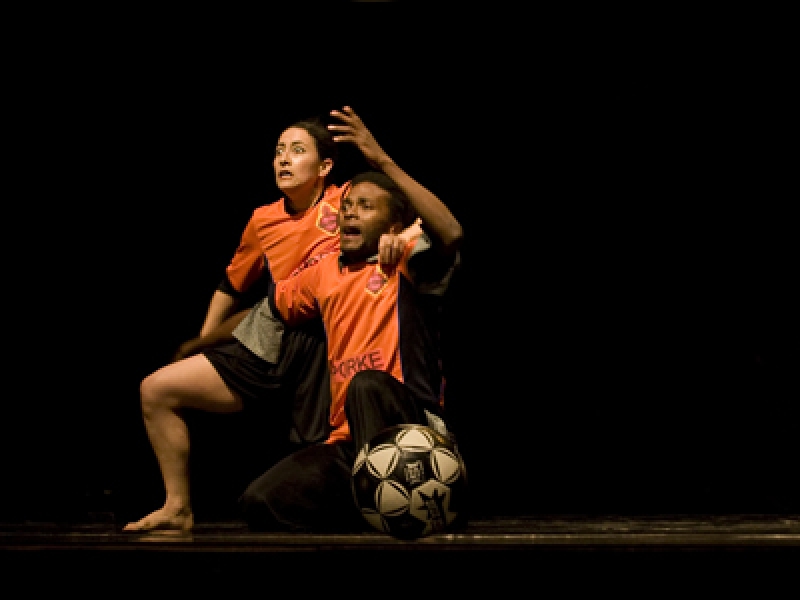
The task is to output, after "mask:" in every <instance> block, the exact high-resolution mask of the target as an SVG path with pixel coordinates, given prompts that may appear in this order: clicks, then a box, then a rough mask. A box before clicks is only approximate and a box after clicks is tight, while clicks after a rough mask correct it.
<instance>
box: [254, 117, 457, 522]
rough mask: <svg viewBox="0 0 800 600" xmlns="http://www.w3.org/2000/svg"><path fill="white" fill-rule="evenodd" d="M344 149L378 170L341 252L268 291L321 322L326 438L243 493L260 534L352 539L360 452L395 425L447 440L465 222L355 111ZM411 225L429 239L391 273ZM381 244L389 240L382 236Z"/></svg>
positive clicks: (417, 242) (289, 316)
mask: <svg viewBox="0 0 800 600" xmlns="http://www.w3.org/2000/svg"><path fill="white" fill-rule="evenodd" d="M331 114H332V115H333V116H336V117H338V118H339V119H340V120H341V121H342V123H343V124H341V125H329V128H330V129H331V130H332V131H334V132H336V133H337V135H336V136H335V138H334V139H336V140H337V141H351V142H354V143H357V144H358V146H359V147H360V148H361V149H362V152H364V155H365V157H366V158H367V159H368V161H369V163H370V164H371V165H372V166H374V167H375V168H376V169H379V170H380V171H370V172H366V173H361V174H359V175H356V176H355V177H354V178H353V179H352V181H351V187H350V189H349V190H348V191H347V192H346V195H345V196H344V197H343V198H342V201H341V207H340V211H339V216H338V220H339V238H340V240H339V246H340V251H339V252H330V253H328V254H326V255H324V256H322V257H321V258H320V259H319V261H317V262H316V263H315V264H313V265H309V266H308V267H306V268H305V269H303V270H302V271H300V272H298V273H297V274H295V275H294V276H292V277H290V278H288V279H285V280H283V281H280V282H277V283H276V284H275V285H273V286H271V288H270V291H269V293H268V296H267V300H266V302H267V303H268V307H269V309H270V311H271V313H272V314H273V315H274V316H275V317H277V318H279V319H281V320H282V321H283V322H284V323H285V324H286V325H287V326H297V325H298V324H300V323H302V322H304V321H305V320H307V319H313V318H316V317H318V316H319V317H321V318H322V322H323V324H324V326H325V331H326V335H327V347H328V365H329V370H330V389H331V398H332V401H331V409H330V427H331V433H330V435H329V436H328V438H327V439H326V440H325V441H324V442H323V443H321V444H316V445H313V446H310V447H308V448H304V449H302V450H299V451H298V452H295V453H293V454H291V455H289V456H287V457H286V458H285V459H283V460H281V461H280V462H278V463H277V464H275V465H274V466H273V467H272V468H270V469H269V470H268V471H267V472H266V473H264V474H263V475H262V476H260V477H259V478H258V479H256V480H255V481H254V482H253V483H251V484H250V486H248V488H247V490H246V491H245V493H244V494H243V495H242V497H241V498H240V502H239V503H240V508H241V510H242V515H243V517H244V519H245V520H246V521H247V523H248V525H249V526H250V527H251V528H252V529H254V530H297V531H353V530H361V529H363V527H364V522H363V520H362V518H361V516H360V514H359V513H358V511H357V509H356V507H355V503H354V500H353V498H352V494H351V491H350V490H351V488H350V469H351V467H352V464H353V461H354V458H355V453H356V451H357V449H358V448H360V447H361V446H362V445H363V444H364V443H365V442H367V441H368V440H369V439H370V438H371V437H372V436H373V435H374V434H376V433H377V432H378V431H380V430H381V429H384V428H385V427H388V426H390V425H395V424H399V423H420V424H427V425H431V426H433V427H434V428H436V429H438V430H439V431H442V432H444V433H448V434H451V432H447V426H446V424H445V423H446V418H445V413H444V406H443V401H442V397H441V394H440V389H441V383H442V373H441V369H440V363H439V358H440V348H439V336H438V328H437V323H436V320H437V318H438V317H439V316H440V314H439V308H440V304H441V299H442V295H443V293H444V292H445V291H446V289H447V286H448V283H449V281H450V278H451V276H452V274H453V271H454V269H455V268H456V267H457V266H458V263H459V258H458V257H459V254H458V248H459V245H460V242H461V238H462V229H461V225H460V224H459V223H458V221H457V220H456V219H455V217H454V216H453V215H452V213H451V212H450V210H449V209H448V208H447V207H446V206H445V205H444V204H443V203H442V202H441V200H439V198H438V197H436V196H435V195H434V194H433V193H431V192H430V191H429V190H428V189H426V188H425V187H423V186H422V185H420V184H419V183H418V182H416V181H415V180H414V179H413V178H411V177H410V176H409V175H408V174H407V173H405V171H403V170H402V169H401V168H400V167H399V166H398V165H397V164H395V163H394V161H392V159H391V158H390V157H389V156H388V155H387V154H386V153H385V152H384V151H383V150H382V149H381V148H380V146H378V144H377V143H375V141H374V139H372V138H371V135H370V134H369V132H368V131H367V130H366V129H365V128H364V127H363V126H362V125H361V123H360V119H359V118H358V117H357V116H356V115H355V114H354V113H353V112H352V111H351V110H350V109H349V108H348V107H345V108H344V110H343V111H341V112H340V111H332V113H331ZM415 217H419V218H421V220H422V227H423V233H422V234H421V235H419V236H417V237H415V238H414V239H412V240H410V241H409V242H408V243H405V244H404V246H403V247H402V251H401V252H402V253H401V256H400V258H399V262H398V263H397V264H395V265H394V266H385V265H382V264H381V263H380V261H379V255H378V253H379V245H380V243H381V238H386V237H389V238H391V237H395V236H398V235H399V234H400V233H401V231H403V229H404V228H405V227H407V226H408V225H410V224H411V223H412V221H413V220H414V218H415ZM384 241H385V239H384Z"/></svg>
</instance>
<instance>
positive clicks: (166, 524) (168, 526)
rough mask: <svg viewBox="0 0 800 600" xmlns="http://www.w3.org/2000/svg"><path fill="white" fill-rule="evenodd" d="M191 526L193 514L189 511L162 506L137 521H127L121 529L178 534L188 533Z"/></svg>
mask: <svg viewBox="0 0 800 600" xmlns="http://www.w3.org/2000/svg"><path fill="white" fill-rule="evenodd" d="M192 527H194V515H193V514H192V513H191V512H180V511H175V510H168V509H167V508H166V507H162V508H160V509H158V510H156V511H153V512H151V513H150V514H149V515H147V516H146V517H144V518H142V519H139V520H138V521H133V522H131V523H128V524H127V525H125V527H123V528H122V531H132V532H140V533H145V532H152V533H173V534H180V533H188V532H189V531H191V530H192Z"/></svg>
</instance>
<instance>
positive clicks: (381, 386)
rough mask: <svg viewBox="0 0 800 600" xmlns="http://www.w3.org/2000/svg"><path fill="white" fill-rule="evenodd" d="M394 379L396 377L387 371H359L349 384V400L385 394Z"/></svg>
mask: <svg viewBox="0 0 800 600" xmlns="http://www.w3.org/2000/svg"><path fill="white" fill-rule="evenodd" d="M392 379H394V378H393V377H392V376H391V375H389V373H386V372H385V371H372V370H367V371H359V372H358V373H356V374H355V375H354V376H353V378H352V379H351V380H350V383H349V384H348V385H347V395H348V398H347V402H348V403H349V402H351V400H352V401H354V402H356V401H358V399H359V398H370V397H372V396H374V395H375V394H383V393H384V392H385V391H386V388H387V385H389V383H390V380H392Z"/></svg>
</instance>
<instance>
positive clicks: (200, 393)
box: [123, 354, 242, 533]
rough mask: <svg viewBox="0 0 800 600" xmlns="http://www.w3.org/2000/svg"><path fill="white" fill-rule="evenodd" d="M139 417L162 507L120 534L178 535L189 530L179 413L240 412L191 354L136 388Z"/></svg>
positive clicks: (185, 450)
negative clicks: (155, 470)
mask: <svg viewBox="0 0 800 600" xmlns="http://www.w3.org/2000/svg"><path fill="white" fill-rule="evenodd" d="M140 394H141V403H142V416H143V418H144V424H145V428H146V430H147V436H148V438H149V439H150V445H151V446H152V448H153V451H154V452H155V455H156V459H157V460H158V466H159V468H160V469H161V477H162V479H163V480H164V490H165V492H166V500H165V502H164V506H162V507H161V508H159V509H158V510H156V511H153V512H152V513H150V514H148V515H146V516H145V517H143V518H142V519H140V520H138V521H133V522H131V523H128V524H127V525H125V527H123V531H139V532H142V531H159V532H168V533H179V532H184V531H188V530H190V529H191V528H192V527H193V526H194V514H193V512H192V503H191V498H190V493H189V431H188V428H187V426H186V422H185V421H184V419H183V416H182V414H181V411H182V410H183V409H185V408H192V409H197V410H204V411H208V412H217V413H232V412H237V411H240V410H241V409H242V402H241V399H240V398H238V397H237V396H235V395H234V394H233V393H232V392H231V391H230V390H229V389H228V388H227V386H226V385H225V383H224V382H223V381H222V378H221V377H220V376H219V374H218V373H217V371H216V369H214V367H213V366H212V365H211V363H210V362H209V361H208V359H207V358H206V357H205V356H203V355H202V354H195V355H193V356H190V357H188V358H185V359H183V360H180V361H178V362H175V363H171V364H169V365H167V366H165V367H162V368H161V369H159V370H158V371H155V372H154V373H151V374H150V375H148V376H147V377H146V378H145V379H144V380H143V381H142V383H141V386H140Z"/></svg>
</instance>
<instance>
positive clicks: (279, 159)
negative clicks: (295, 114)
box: [272, 127, 325, 192]
mask: <svg viewBox="0 0 800 600" xmlns="http://www.w3.org/2000/svg"><path fill="white" fill-rule="evenodd" d="M324 167H325V164H324V163H323V162H322V161H321V160H320V158H319V153H318V152H317V145H316V143H315V142H314V138H313V137H311V135H309V133H308V132H307V131H306V130H305V129H301V128H300V127H290V128H289V129H287V130H286V131H284V132H283V133H282V134H281V137H280V139H279V140H278V143H277V145H276V146H275V157H274V158H273V160H272V168H273V169H274V170H275V183H276V184H277V185H278V189H280V190H281V191H282V192H291V191H293V190H300V189H303V188H308V187H311V186H313V185H314V184H315V183H316V181H317V178H318V177H319V176H320V174H321V173H322V169H324Z"/></svg>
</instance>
